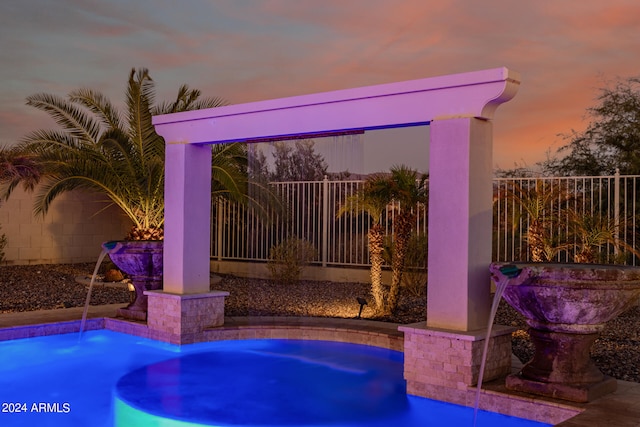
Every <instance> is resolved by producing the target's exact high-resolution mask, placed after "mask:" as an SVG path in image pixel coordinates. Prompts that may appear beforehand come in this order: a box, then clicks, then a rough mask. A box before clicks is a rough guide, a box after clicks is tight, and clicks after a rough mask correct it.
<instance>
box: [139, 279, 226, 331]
mask: <svg viewBox="0 0 640 427" xmlns="http://www.w3.org/2000/svg"><path fill="white" fill-rule="evenodd" d="M145 295H147V296H148V297H149V308H148V314H147V326H148V327H149V335H150V336H149V338H152V339H157V340H160V341H166V342H170V343H172V344H187V343H192V342H194V340H195V337H196V336H198V335H200V334H201V333H202V331H204V330H205V329H207V328H212V327H216V326H221V325H223V324H224V299H225V297H226V296H228V295H229V292H223V291H212V292H207V293H203V294H187V295H178V294H171V293H167V292H163V291H146V292H145Z"/></svg>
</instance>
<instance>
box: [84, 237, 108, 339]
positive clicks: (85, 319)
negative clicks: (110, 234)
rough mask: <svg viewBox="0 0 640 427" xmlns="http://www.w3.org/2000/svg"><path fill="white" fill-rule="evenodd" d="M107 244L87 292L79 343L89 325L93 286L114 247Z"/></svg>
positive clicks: (103, 247) (101, 253)
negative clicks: (88, 316) (86, 325)
mask: <svg viewBox="0 0 640 427" xmlns="http://www.w3.org/2000/svg"><path fill="white" fill-rule="evenodd" d="M108 243H110V242H107V243H105V244H103V245H102V252H100V256H99V257H98V262H96V267H95V268H94V269H93V275H92V276H91V283H89V290H88V291H87V298H86V299H85V301H84V310H83V311H82V320H81V321H80V334H79V336H78V341H80V340H82V333H83V332H84V327H85V324H86V323H87V314H88V313H89V302H90V301H91V291H92V290H93V284H94V283H95V281H96V276H97V275H98V269H99V268H100V264H102V260H104V257H105V256H107V254H108V253H109V252H110V251H111V249H113V246H110V245H108Z"/></svg>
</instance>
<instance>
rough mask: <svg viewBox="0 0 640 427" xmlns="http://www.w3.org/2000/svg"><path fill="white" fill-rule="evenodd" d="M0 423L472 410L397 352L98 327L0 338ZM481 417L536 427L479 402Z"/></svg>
mask: <svg viewBox="0 0 640 427" xmlns="http://www.w3.org/2000/svg"><path fill="white" fill-rule="evenodd" d="M0 402H1V403H2V408H0V409H1V411H2V412H0V426H22V425H24V426H35V425H38V426H112V425H144V426H183V427H184V426H193V425H222V426H232V425H245V426H247V425H250V426H300V425H313V426H390V425H393V426H406V427H410V426H436V425H443V424H442V422H443V420H446V425H447V426H469V427H471V425H472V419H473V410H472V409H470V408H464V407H460V406H456V405H451V404H447V403H442V402H437V401H432V400H428V399H423V398H418V397H414V396H407V395H406V393H405V385H404V380H403V379H402V353H399V352H395V351H391V350H384V349H379V348H375V347H367V346H360V345H354V344H345V343H334V342H323V341H296V340H247V341H222V342H212V343H201V344H194V345H189V346H182V347H177V346H172V345H169V344H165V343H160V342H156V341H152V340H147V339H143V338H138V337H135V336H131V335H125V334H119V333H116V332H111V331H106V330H101V331H91V332H87V333H85V334H84V336H83V339H82V342H81V343H78V336H77V335H76V334H66V335H55V336H49V337H39V338H30V339H24V340H13V341H5V342H0ZM477 425H478V426H496V425H499V426H508V427H511V426H512V427H515V426H518V427H534V426H536V427H540V426H545V425H547V424H541V423H536V422H532V421H528V420H522V419H518V418H513V417H507V416H504V415H500V414H495V413H489V412H482V411H481V412H480V414H479V417H478V424H477Z"/></svg>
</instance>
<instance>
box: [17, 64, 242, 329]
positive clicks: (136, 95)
mask: <svg viewBox="0 0 640 427" xmlns="http://www.w3.org/2000/svg"><path fill="white" fill-rule="evenodd" d="M154 97H155V90H154V82H153V80H152V79H151V77H150V76H149V72H148V70H146V69H139V70H136V69H132V70H131V73H130V75H129V81H128V85H127V90H126V101H125V104H126V112H124V113H122V112H120V111H119V110H118V109H117V108H116V107H115V106H114V105H113V104H112V103H111V102H110V101H109V100H108V99H107V98H106V97H105V96H104V95H103V94H101V93H100V92H97V91H94V90H91V89H79V90H75V91H73V92H71V93H70V94H69V95H68V97H66V98H63V97H59V96H57V95H51V94H36V95H32V96H30V97H28V98H27V105H30V106H32V107H35V108H37V109H39V110H42V111H44V112H46V113H48V114H49V115H50V116H51V117H52V118H53V119H54V120H55V122H56V123H57V124H58V126H59V127H60V128H61V129H60V130H38V131H35V132H32V133H31V134H29V135H27V136H26V137H25V138H24V139H23V141H22V142H21V143H20V144H18V145H17V146H16V147H15V148H14V151H15V152H16V153H20V154H24V155H29V156H32V157H35V158H36V159H37V160H38V162H39V164H40V165H41V166H42V169H43V173H42V178H41V179H40V191H39V193H38V194H37V196H36V200H35V212H36V213H39V214H42V215H44V214H46V213H47V211H48V209H49V207H50V205H51V203H52V202H53V201H54V200H55V199H56V197H57V196H59V195H60V194H62V193H64V192H67V191H71V190H76V189H84V190H89V191H93V192H98V193H101V194H103V195H105V196H106V197H107V199H108V200H107V202H108V204H109V205H116V206H118V207H119V208H120V209H121V210H122V212H124V214H126V215H127V217H128V218H129V219H130V220H131V222H132V224H133V226H132V228H131V230H130V232H129V233H128V235H127V236H126V237H125V239H124V240H122V241H115V242H107V243H105V246H106V248H107V249H108V250H109V251H110V257H111V259H112V261H113V262H114V263H115V264H116V265H117V266H118V267H119V268H120V269H121V270H122V271H124V272H125V273H126V274H128V275H129V276H130V277H131V278H132V281H133V283H134V285H135V286H136V293H137V297H136V300H135V301H134V302H133V303H132V304H131V305H130V306H129V307H128V308H127V309H126V310H125V312H121V314H124V313H127V312H133V314H132V316H131V317H133V318H136V319H141V318H144V317H146V299H145V297H144V295H143V292H144V290H145V289H153V288H156V289H157V288H159V287H161V284H162V240H163V237H164V235H163V226H164V161H165V141H164V139H163V138H162V137H161V136H160V135H158V134H157V133H156V131H155V128H154V127H153V124H152V121H151V118H152V116H153V115H158V114H168V113H175V112H180V111H187V110H195V109H201V108H212V107H217V106H221V105H225V104H226V102H225V101H223V100H222V99H219V98H204V99H199V97H200V91H198V90H195V89H189V87H188V86H186V85H183V86H181V87H180V89H179V91H178V95H177V97H176V100H175V101H174V102H167V103H161V104H158V105H154ZM213 150H214V155H213V157H214V161H213V165H212V175H213V179H214V184H213V186H212V187H213V189H214V191H217V192H218V193H219V194H231V195H236V196H238V197H240V195H241V194H243V191H244V185H245V184H246V173H245V172H246V149H245V147H244V145H242V144H226V145H220V146H215V147H214V148H213ZM14 187H15V185H14ZM11 189H12V188H8V191H7V193H6V194H5V197H8V195H9V194H10V192H11ZM141 313H142V314H141Z"/></svg>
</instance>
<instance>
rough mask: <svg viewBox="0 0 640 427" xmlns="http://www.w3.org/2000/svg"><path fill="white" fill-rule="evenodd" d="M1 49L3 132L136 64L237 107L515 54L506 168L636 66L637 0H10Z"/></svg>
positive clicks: (173, 86)
mask: <svg viewBox="0 0 640 427" xmlns="http://www.w3.org/2000/svg"><path fill="white" fill-rule="evenodd" d="M0 58H1V63H2V66H1V67H0V143H2V144H11V143H13V142H15V141H16V140H18V139H19V138H20V137H21V136H23V135H25V134H26V133H28V132H29V131H31V130H35V129H38V128H42V127H47V128H48V127H51V122H50V121H49V119H48V117H47V116H46V115H45V114H44V113H41V112H39V111H37V110H35V109H33V108H30V107H27V106H25V105H24V102H25V98H26V97H27V96H28V95H31V94H34V93H39V92H48V93H55V94H58V95H63V96H64V95H66V94H67V93H68V92H70V91H71V90H73V89H76V88H80V87H91V88H94V89H98V90H101V91H102V92H104V93H105V94H106V95H107V96H108V97H109V98H110V99H111V100H112V101H114V102H116V103H120V102H121V100H122V99H123V94H124V89H125V85H126V80H127V78H128V74H129V71H130V70H131V68H133V67H146V68H149V70H150V72H151V76H152V77H153V79H154V80H155V82H156V87H157V92H158V98H159V99H161V100H169V99H172V98H173V97H174V95H175V93H176V91H177V89H178V87H179V86H180V84H182V83H187V84H188V85H189V86H191V87H193V88H199V89H201V90H202V91H203V93H204V94H205V95H211V96H221V97H223V98H225V99H227V100H228V101H229V102H231V103H234V104H236V103H243V102H250V101H258V100H263V99H271V98H281V97H287V96H293V95H302V94H307V93H313V92H319V91H330V90H337V89H346V88H350V87H358V86H368V85H375V84H382V83H390V82H395V81H402V80H411V79H419V78H425V77H432V76H438V75H443V74H452V73H461V72H468V71H474V70H480V69H487V68H496V67H501V66H506V67H508V68H510V69H513V70H515V71H518V72H519V73H521V76H522V84H521V87H520V90H519V92H518V94H517V95H516V97H515V98H514V99H513V100H512V101H510V102H508V103H506V104H504V105H502V106H501V107H500V108H499V109H498V111H497V112H496V115H495V121H494V165H495V166H498V167H502V168H510V167H513V166H514V163H516V162H517V163H523V162H524V163H526V164H528V165H533V164H534V163H535V162H537V161H540V160H542V159H543V158H544V157H545V152H546V151H547V150H548V149H551V150H552V151H555V149H556V148H557V147H559V146H560V145H562V144H563V141H562V138H561V137H560V136H558V134H561V133H565V134H566V133H569V132H570V131H571V130H572V129H575V130H582V129H584V127H585V125H586V122H585V120H584V119H585V112H586V109H587V108H588V107H590V106H593V105H594V103H595V99H596V97H597V96H598V93H599V92H598V88H601V87H603V86H605V85H606V84H607V82H610V81H612V80H614V79H615V78H617V77H621V78H627V77H630V76H640V67H639V64H640V1H637V0H607V1H603V0H575V1H574V0H565V1H557V0H538V1H514V0H484V1H476V0H438V1H432V0H415V1H414V0H322V1H318V0H184V1H170V0H136V1H130V0H55V1H54V0H2V2H1V3H0ZM396 151H397V147H396ZM382 155H383V156H384V154H382Z"/></svg>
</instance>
